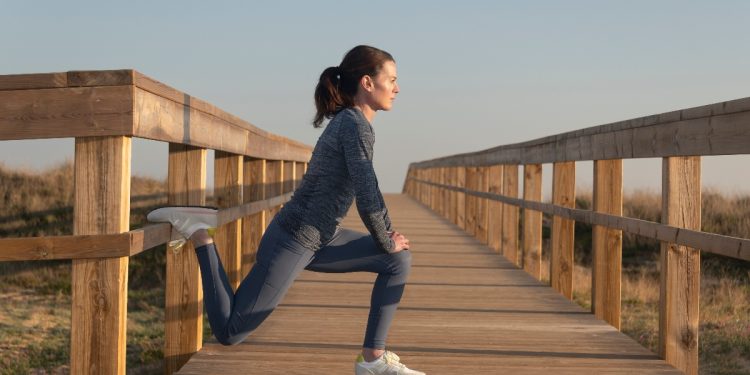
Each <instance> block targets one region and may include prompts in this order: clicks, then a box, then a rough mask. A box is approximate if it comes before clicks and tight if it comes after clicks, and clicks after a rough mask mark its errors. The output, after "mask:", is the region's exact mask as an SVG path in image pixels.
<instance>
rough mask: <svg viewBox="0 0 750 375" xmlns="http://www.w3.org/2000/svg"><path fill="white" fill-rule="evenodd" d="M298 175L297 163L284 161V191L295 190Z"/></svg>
mask: <svg viewBox="0 0 750 375" xmlns="http://www.w3.org/2000/svg"><path fill="white" fill-rule="evenodd" d="M296 177H297V171H296V170H295V163H294V162H293V161H284V183H283V185H284V190H283V191H282V193H291V192H293V191H294V179H295V178H296Z"/></svg>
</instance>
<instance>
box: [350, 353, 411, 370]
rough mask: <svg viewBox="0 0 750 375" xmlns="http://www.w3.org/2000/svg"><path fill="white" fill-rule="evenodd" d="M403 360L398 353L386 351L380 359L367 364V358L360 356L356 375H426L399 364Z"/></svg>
mask: <svg viewBox="0 0 750 375" xmlns="http://www.w3.org/2000/svg"><path fill="white" fill-rule="evenodd" d="M400 360H401V359H400V358H399V357H398V356H397V355H396V353H393V352H389V351H387V350H386V352H385V354H383V355H382V356H380V358H378V359H376V360H374V361H372V362H365V358H364V357H363V356H362V354H360V355H359V356H358V357H357V362H356V363H355V364H354V374H355V375H425V373H424V372H419V371H414V370H410V369H409V368H408V367H406V366H404V364H403V363H401V362H399V361H400Z"/></svg>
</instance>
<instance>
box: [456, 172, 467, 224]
mask: <svg viewBox="0 0 750 375" xmlns="http://www.w3.org/2000/svg"><path fill="white" fill-rule="evenodd" d="M456 185H457V186H458V187H460V188H465V187H466V168H465V167H456ZM456 202H457V203H456V218H457V221H456V225H458V227H459V228H461V229H463V230H466V193H460V192H456Z"/></svg>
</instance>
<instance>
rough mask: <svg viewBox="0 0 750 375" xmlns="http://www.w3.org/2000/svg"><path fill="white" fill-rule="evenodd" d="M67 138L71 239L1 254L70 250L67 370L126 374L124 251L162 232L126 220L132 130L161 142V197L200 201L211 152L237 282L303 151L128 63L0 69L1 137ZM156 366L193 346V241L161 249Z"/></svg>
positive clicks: (198, 326)
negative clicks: (160, 338) (164, 152)
mask: <svg viewBox="0 0 750 375" xmlns="http://www.w3.org/2000/svg"><path fill="white" fill-rule="evenodd" d="M70 137H75V160H74V162H75V167H74V169H75V172H74V176H75V177H74V178H75V198H74V230H73V235H70V236H55V237H35V238H3V239H0V261H10V260H42V259H72V262H73V264H72V267H73V268H72V304H73V307H72V319H71V351H70V371H71V373H73V374H124V373H125V342H126V329H125V325H126V321H127V316H126V314H127V290H128V280H127V276H128V260H129V257H131V256H133V255H136V254H138V253H140V252H143V251H145V250H148V249H151V248H153V247H155V246H157V245H161V244H165V243H169V242H170V240H171V239H173V238H172V234H171V227H170V225H168V224H158V225H148V226H145V227H143V228H140V229H138V230H132V231H131V230H130V228H129V212H130V198H131V197H130V178H131V173H130V170H131V169H130V168H131V139H132V137H139V138H147V139H152V140H156V141H162V142H169V165H168V169H169V170H168V197H167V200H168V204H170V205H205V203H206V155H207V149H213V150H215V151H216V153H215V162H214V163H215V165H214V198H215V203H216V205H217V206H218V207H219V208H220V213H219V222H220V224H221V226H220V228H218V230H217V233H216V236H215V239H216V242H217V243H218V248H219V249H220V251H221V258H222V262H223V264H224V266H225V268H226V269H227V273H228V275H229V278H230V281H231V283H232V284H233V285H234V286H235V287H236V286H237V285H238V284H239V281H240V279H241V278H242V276H243V275H244V274H246V273H247V272H248V271H249V268H250V266H251V265H252V262H253V261H254V253H253V252H254V249H257V245H258V241H259V239H260V236H261V235H262V232H263V230H264V229H265V227H266V225H267V223H268V222H269V220H270V219H271V218H272V217H273V215H274V214H275V213H276V212H277V211H278V208H279V207H280V205H282V204H283V203H284V202H286V201H287V200H288V199H289V198H290V196H291V192H292V191H293V190H294V188H295V187H296V184H297V182H298V181H300V180H301V178H302V175H303V174H304V171H305V169H306V168H307V161H308V160H309V158H310V155H311V151H312V149H311V148H310V147H309V146H307V145H304V144H301V143H298V142H295V141H292V140H289V139H287V138H284V137H281V136H277V135H274V134H272V133H269V132H266V131H264V130H261V129H258V128H256V127H255V126H253V125H251V124H250V123H248V122H245V121H243V120H241V119H239V118H237V117H235V116H232V115H230V114H228V113H226V112H224V111H222V110H220V109H218V108H216V107H214V106H213V105H211V104H209V103H206V102H204V101H201V100H199V99H195V98H193V97H191V96H190V95H188V94H185V93H182V92H180V91H177V90H175V89H173V88H171V87H169V86H166V85H164V84H162V83H160V82H157V81H155V80H153V79H151V78H149V77H147V76H144V75H142V74H140V73H138V72H136V71H133V70H117V71H81V72H66V73H50V74H25V75H6V76H0V141H2V140H19V139H41V138H70ZM166 277H167V280H166V312H165V325H166V327H165V343H166V345H165V348H164V356H165V367H166V373H167V374H169V373H172V372H174V371H176V370H177V369H179V368H180V367H181V366H182V365H183V364H184V363H185V362H186V361H187V359H188V358H189V357H190V356H191V355H192V354H193V353H195V352H196V351H198V350H199V349H200V348H201V346H202V333H203V327H202V322H203V320H202V314H203V313H202V309H203V301H202V299H203V298H202V290H201V285H200V274H199V272H198V264H197V259H196V257H195V255H194V252H193V251H192V246H190V245H187V246H170V247H168V248H167V272H166Z"/></svg>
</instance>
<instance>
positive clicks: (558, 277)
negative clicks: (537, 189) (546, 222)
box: [550, 161, 576, 299]
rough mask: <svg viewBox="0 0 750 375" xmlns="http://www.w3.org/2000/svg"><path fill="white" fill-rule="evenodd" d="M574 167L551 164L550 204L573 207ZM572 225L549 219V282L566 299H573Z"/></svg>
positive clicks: (556, 217)
mask: <svg viewBox="0 0 750 375" xmlns="http://www.w3.org/2000/svg"><path fill="white" fill-rule="evenodd" d="M575 185H576V164H575V162H573V161H568V162H559V163H554V168H553V173H552V203H553V204H555V205H557V206H563V207H575V188H576V186H575ZM574 230H575V222H574V221H573V220H570V219H563V218H561V217H559V216H553V217H552V237H551V239H550V247H551V249H552V254H551V256H550V268H551V269H550V282H551V284H552V288H554V289H555V290H557V291H558V292H560V293H561V294H562V295H564V296H565V297H567V298H568V299H572V298H573V240H574V234H575V232H574Z"/></svg>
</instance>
